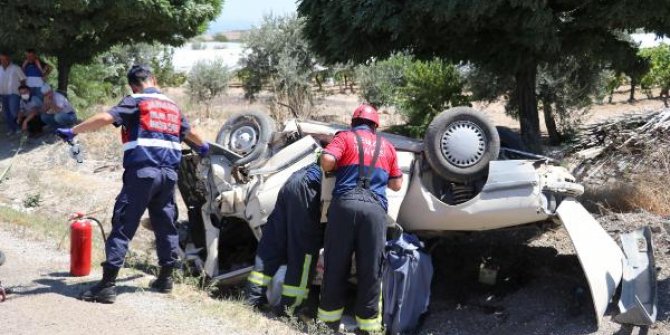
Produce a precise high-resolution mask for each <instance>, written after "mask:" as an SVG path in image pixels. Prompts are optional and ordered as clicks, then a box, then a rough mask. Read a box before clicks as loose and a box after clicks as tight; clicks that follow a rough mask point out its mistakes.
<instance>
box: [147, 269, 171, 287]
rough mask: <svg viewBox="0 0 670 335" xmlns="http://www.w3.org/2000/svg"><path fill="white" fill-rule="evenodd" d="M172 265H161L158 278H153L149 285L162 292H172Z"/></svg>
mask: <svg viewBox="0 0 670 335" xmlns="http://www.w3.org/2000/svg"><path fill="white" fill-rule="evenodd" d="M172 270H173V268H172V267H165V266H164V267H161V270H160V271H159V272H158V278H156V279H155V280H152V281H151V282H150V283H149V287H151V288H152V289H154V290H156V291H158V292H160V293H170V292H172V286H174V283H173V282H172Z"/></svg>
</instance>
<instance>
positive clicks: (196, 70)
mask: <svg viewBox="0 0 670 335" xmlns="http://www.w3.org/2000/svg"><path fill="white" fill-rule="evenodd" d="M230 77H231V74H230V70H229V69H228V67H227V66H226V64H225V62H224V61H223V60H222V59H214V60H203V61H198V62H197V63H195V64H193V67H192V68H191V71H190V72H189V73H188V78H187V84H186V87H187V89H188V93H189V95H190V96H191V100H194V101H204V102H207V103H208V104H209V103H210V102H211V101H212V99H214V98H215V97H217V96H219V95H221V94H223V93H224V92H225V91H226V90H227V89H228V82H229V81H230Z"/></svg>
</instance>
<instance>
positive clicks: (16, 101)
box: [0, 52, 26, 135]
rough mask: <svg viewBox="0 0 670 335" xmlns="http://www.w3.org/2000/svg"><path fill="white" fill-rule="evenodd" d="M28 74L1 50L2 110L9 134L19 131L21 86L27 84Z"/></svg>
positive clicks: (0, 93) (0, 86)
mask: <svg viewBox="0 0 670 335" xmlns="http://www.w3.org/2000/svg"><path fill="white" fill-rule="evenodd" d="M25 82H26V75H25V74H23V70H21V68H20V67H19V66H18V65H16V64H13V63H12V59H11V57H10V56H9V54H7V53H6V52H0V99H2V110H3V111H4V114H5V122H6V123H7V129H8V130H9V132H8V133H7V135H12V134H15V133H19V132H20V130H19V126H18V124H17V123H16V117H17V116H18V114H19V105H20V104H21V97H20V96H19V86H21V85H23V84H25Z"/></svg>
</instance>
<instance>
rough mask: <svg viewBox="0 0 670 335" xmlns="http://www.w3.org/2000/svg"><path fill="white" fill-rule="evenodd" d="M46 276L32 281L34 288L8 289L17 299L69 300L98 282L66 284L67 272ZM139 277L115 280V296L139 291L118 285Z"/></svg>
mask: <svg viewBox="0 0 670 335" xmlns="http://www.w3.org/2000/svg"><path fill="white" fill-rule="evenodd" d="M48 276H49V278H44V279H37V280H34V281H33V284H34V285H31V286H30V287H33V286H37V287H34V288H29V289H23V286H18V287H10V289H11V292H12V296H13V297H16V298H19V297H21V296H32V295H40V294H47V293H56V294H60V295H63V296H66V297H69V298H77V297H78V296H79V294H80V293H81V291H83V290H84V289H86V288H88V287H89V286H92V285H94V284H95V283H97V282H98V281H97V280H92V281H88V282H84V283H76V284H68V283H66V282H65V281H66V278H69V277H70V276H69V274H68V273H67V272H54V273H50V274H49V275H48ZM141 277H143V276H142V275H139V274H138V275H133V276H130V277H125V278H120V279H117V281H116V283H117V286H116V291H117V294H119V295H120V294H125V293H132V292H136V291H138V290H140V289H141V288H138V287H135V286H127V285H119V284H121V283H124V282H130V281H133V280H135V279H138V278H141Z"/></svg>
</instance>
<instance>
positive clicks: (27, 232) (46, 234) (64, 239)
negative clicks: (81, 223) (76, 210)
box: [0, 206, 105, 266]
mask: <svg viewBox="0 0 670 335" xmlns="http://www.w3.org/2000/svg"><path fill="white" fill-rule="evenodd" d="M0 222H4V223H6V225H5V227H7V228H9V230H11V231H15V232H18V233H19V234H21V236H22V237H28V238H32V239H37V240H43V241H54V242H56V243H57V244H56V246H57V247H58V250H69V249H70V222H69V221H68V220H67V218H63V217H62V216H58V215H46V214H43V213H39V212H24V211H20V210H16V209H14V208H11V207H7V206H0ZM98 229H99V228H98V227H93V247H92V249H93V250H92V258H93V260H92V263H93V265H94V266H95V265H96V264H98V263H100V262H101V261H102V260H104V255H105V252H104V243H103V241H102V237H101V236H99V235H100V234H99V232H98Z"/></svg>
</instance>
